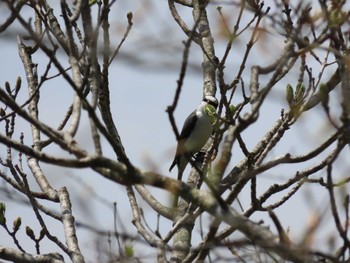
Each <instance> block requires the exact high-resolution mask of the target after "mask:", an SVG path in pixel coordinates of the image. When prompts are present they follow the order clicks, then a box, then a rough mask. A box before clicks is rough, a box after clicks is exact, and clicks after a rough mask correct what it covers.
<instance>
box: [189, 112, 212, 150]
mask: <svg viewBox="0 0 350 263" xmlns="http://www.w3.org/2000/svg"><path fill="white" fill-rule="evenodd" d="M196 116H197V121H196V124H195V126H194V128H193V132H192V133H191V134H190V136H189V137H188V138H187V140H186V141H185V144H184V146H185V149H186V152H192V153H196V152H198V151H199V150H200V149H202V147H203V146H204V144H205V143H206V142H207V141H208V139H209V137H210V135H211V133H212V132H213V127H212V125H211V123H210V119H209V117H208V116H207V115H206V114H205V113H203V112H202V111H198V112H196Z"/></svg>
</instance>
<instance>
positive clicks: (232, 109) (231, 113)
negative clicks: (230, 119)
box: [229, 104, 236, 116]
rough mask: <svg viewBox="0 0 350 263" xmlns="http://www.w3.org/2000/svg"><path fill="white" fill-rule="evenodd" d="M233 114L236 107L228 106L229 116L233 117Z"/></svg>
mask: <svg viewBox="0 0 350 263" xmlns="http://www.w3.org/2000/svg"><path fill="white" fill-rule="evenodd" d="M235 112H236V107H235V106H234V105H232V104H231V105H230V106H229V114H230V116H233V115H235Z"/></svg>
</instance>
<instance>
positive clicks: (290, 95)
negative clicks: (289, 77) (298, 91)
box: [286, 84, 294, 105]
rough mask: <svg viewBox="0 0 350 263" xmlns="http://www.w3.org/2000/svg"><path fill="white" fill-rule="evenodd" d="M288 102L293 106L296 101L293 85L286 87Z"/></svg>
mask: <svg viewBox="0 0 350 263" xmlns="http://www.w3.org/2000/svg"><path fill="white" fill-rule="evenodd" d="M286 100H287V102H288V104H289V105H291V104H292V103H293V100H294V90H293V87H292V85H290V84H287V87H286Z"/></svg>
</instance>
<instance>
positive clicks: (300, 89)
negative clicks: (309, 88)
mask: <svg viewBox="0 0 350 263" xmlns="http://www.w3.org/2000/svg"><path fill="white" fill-rule="evenodd" d="M304 94H305V86H304V85H303V83H300V82H299V83H298V84H297V88H296V91H295V100H296V102H300V101H301V100H302V99H303V97H304Z"/></svg>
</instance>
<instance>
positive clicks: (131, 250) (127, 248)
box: [124, 245, 134, 258]
mask: <svg viewBox="0 0 350 263" xmlns="http://www.w3.org/2000/svg"><path fill="white" fill-rule="evenodd" d="M124 252H125V256H126V257H128V258H131V257H133V256H134V248H133V247H132V246H130V245H125V246H124Z"/></svg>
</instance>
